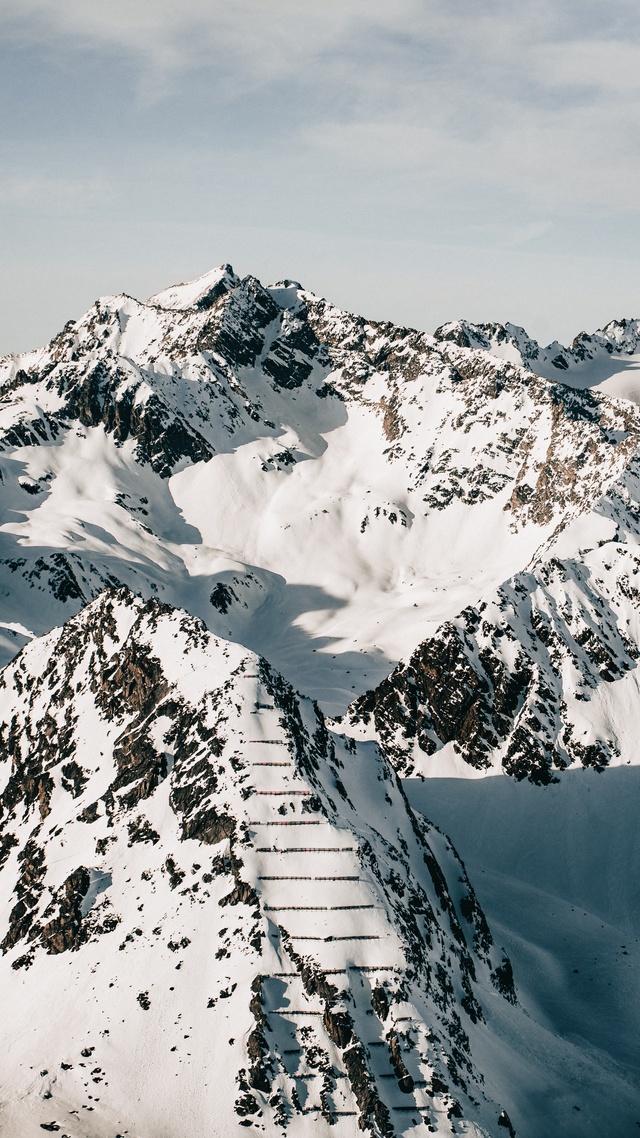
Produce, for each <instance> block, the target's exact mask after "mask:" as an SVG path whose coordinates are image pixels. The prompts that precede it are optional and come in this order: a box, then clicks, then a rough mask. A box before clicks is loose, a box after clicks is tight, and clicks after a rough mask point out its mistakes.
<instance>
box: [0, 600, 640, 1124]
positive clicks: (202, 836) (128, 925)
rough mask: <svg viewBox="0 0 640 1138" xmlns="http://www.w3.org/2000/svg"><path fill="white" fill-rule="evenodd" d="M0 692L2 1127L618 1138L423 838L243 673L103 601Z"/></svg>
mask: <svg viewBox="0 0 640 1138" xmlns="http://www.w3.org/2000/svg"><path fill="white" fill-rule="evenodd" d="M0 702H1V704H2V715H3V720H4V724H5V726H4V729H3V734H2V746H3V753H4V755H5V757H4V759H3V761H2V766H1V767H0V786H1V796H2V816H1V831H0V832H1V835H2V837H1V844H0V848H1V850H2V869H1V870H0V914H1V915H0V934H1V936H2V940H1V946H2V957H1V958H0V970H1V972H2V980H1V983H2V992H3V1017H2V1022H1V1025H0V1039H1V1044H2V1052H3V1056H4V1058H3V1063H2V1073H1V1076H0V1132H1V1133H2V1134H3V1136H4V1135H5V1134H6V1135H9V1134H11V1135H14V1136H16V1138H18V1136H19V1138H32V1136H34V1135H37V1134H41V1133H42V1130H48V1131H52V1132H59V1133H60V1134H61V1135H62V1134H66V1135H68V1138H113V1135H114V1134H116V1133H119V1134H121V1135H124V1134H139V1135H141V1136H142V1138H147V1136H149V1135H166V1136H167V1138H169V1136H171V1138H193V1135H194V1134H200V1133H207V1134H213V1135H216V1136H218V1135H219V1136H220V1138H227V1135H229V1134H231V1133H235V1132H236V1129H237V1128H238V1127H240V1126H242V1127H244V1128H247V1129H248V1128H251V1127H254V1128H255V1129H257V1130H259V1131H261V1132H263V1133H266V1134H272V1135H278V1136H280V1135H282V1134H291V1135H294V1136H295V1135H306V1134H308V1133H309V1127H310V1126H312V1128H313V1133H314V1134H315V1133H317V1134H327V1135H328V1134H333V1135H343V1136H345V1138H355V1135H356V1134H358V1133H361V1132H362V1131H363V1130H364V1131H365V1132H368V1133H370V1134H372V1135H374V1136H375V1135H378V1136H382V1135H384V1136H387V1138H391V1136H392V1135H394V1134H397V1135H400V1134H416V1135H421V1134H427V1133H430V1134H440V1135H449V1134H456V1133H457V1134H467V1135H469V1136H471V1135H476V1136H477V1138H480V1136H482V1135H485V1136H489V1138H499V1136H500V1135H501V1134H503V1133H504V1134H510V1133H511V1134H513V1133H514V1132H515V1133H516V1134H517V1135H518V1138H543V1136H548V1135H549V1134H550V1133H562V1134H563V1135H566V1136H567V1138H578V1135H582V1134H584V1133H585V1131H584V1125H585V1122H587V1123H588V1125H589V1127H590V1128H592V1132H594V1133H598V1134H600V1135H604V1134H612V1133H613V1131H612V1130H611V1129H610V1125H611V1119H612V1105H611V1104H612V1102H615V1119H616V1121H617V1124H619V1126H620V1129H619V1130H618V1131H617V1133H621V1134H622V1133H629V1132H631V1127H633V1126H634V1125H635V1119H636V1118H637V1117H638V1112H639V1108H640V1091H639V1088H638V1086H637V1085H636V1081H635V1079H634V1076H633V1073H632V1072H631V1071H630V1070H629V1069H627V1068H626V1067H625V1065H624V1063H620V1062H618V1063H615V1062H609V1063H608V1064H605V1065H603V1063H602V1055H601V1054H599V1053H597V1052H595V1051H594V1052H593V1053H589V1051H588V1050H586V1051H585V1049H584V1047H583V1046H582V1045H581V1044H580V1043H578V1044H576V1042H575V1041H572V1040H571V1039H570V1038H569V1039H562V1038H560V1037H559V1036H558V1035H557V1033H556V1032H555V1031H554V1030H552V1029H551V1027H550V1025H549V1023H548V1022H547V1017H545V1015H544V1014H542V1013H540V1009H537V1010H536V1009H535V1007H527V1008H526V1010H524V1009H523V1008H522V1006H521V1004H520V1002H519V997H518V995H517V992H516V991H515V990H514V988H513V983H512V975H511V967H510V964H509V962H508V960H507V958H506V957H505V956H504V954H503V952H502V951H501V950H499V949H497V948H496V947H495V946H494V944H493V942H492V936H491V932H490V930H489V927H488V925H487V923H486V920H485V918H484V916H483V913H482V910H481V909H480V907H479V905H478V904H477V901H476V898H475V894H474V892H473V889H472V888H471V885H470V883H469V880H468V878H467V875H466V872H465V870H464V867H463V865H462V863H461V862H460V860H459V859H458V857H457V855H456V853H455V851H454V850H453V848H452V846H451V844H450V843H449V841H448V840H447V839H446V838H444V836H443V835H442V834H441V833H440V832H439V831H437V830H436V829H434V828H433V827H432V826H430V825H429V824H428V823H426V822H425V821H423V820H421V819H420V818H419V817H418V816H416V815H415V814H414V813H413V812H412V810H411V808H410V807H409V805H408V802H407V800H406V798H405V797H404V794H403V792H402V790H401V788H400V785H399V784H398V782H397V780H396V778H395V776H394V775H393V772H392V771H391V769H390V767H389V766H388V765H387V764H386V763H385V761H384V760H383V759H381V758H380V756H379V754H378V752H377V750H376V748H375V747H373V746H371V745H356V744H355V743H353V742H352V741H351V740H349V739H345V737H344V736H340V735H336V734H334V733H330V732H329V731H327V728H326V725H325V723H324V720H323V718H322V715H321V714H320V713H319V711H318V710H317V707H315V706H314V705H313V704H312V703H311V702H310V701H309V700H305V699H300V698H299V697H297V696H296V695H295V694H294V692H293V690H292V689H291V687H290V686H289V685H288V684H287V683H286V682H285V681H283V680H282V679H281V678H280V677H279V675H278V674H277V673H276V672H274V671H273V670H272V669H271V668H270V667H269V665H268V664H267V663H266V662H265V661H264V660H261V659H260V658H258V657H256V656H254V655H253V654H251V653H248V652H247V651H246V650H244V649H241V648H239V647H237V646H235V645H232V644H229V643H228V642H225V641H222V640H219V639H218V638H216V637H214V636H213V635H212V634H211V633H209V632H208V631H207V630H206V629H205V628H204V626H203V625H202V624H201V623H200V622H199V621H196V620H194V619H193V618H192V617H190V616H188V615H187V614H186V613H184V612H180V611H179V610H172V609H170V608H169V607H168V606H163V605H160V604H159V603H158V602H156V601H149V602H144V601H142V600H141V599H137V598H134V597H132V596H131V594H129V593H127V592H125V591H118V592H111V593H109V592H108V593H105V594H103V595H102V596H101V597H99V598H98V599H97V600H96V601H94V602H93V603H92V604H91V605H90V606H89V607H88V608H86V609H84V610H83V611H82V612H81V613H80V614H79V615H78V616H76V617H73V618H71V619H70V620H69V622H68V623H67V624H66V625H65V626H64V627H63V628H62V629H57V630H54V631H53V632H52V633H50V634H49V635H48V636H46V637H44V638H43V639H41V640H37V641H35V642H34V643H32V644H31V645H29V646H27V647H26V648H25V649H24V651H23V652H22V653H21V654H20V655H19V656H18V658H17V659H16V660H15V662H14V663H13V664H11V665H9V666H8V667H7V668H6V669H5V671H4V673H3V678H2V688H1V690H0ZM527 1002H528V997H527ZM608 1127H609V1129H608Z"/></svg>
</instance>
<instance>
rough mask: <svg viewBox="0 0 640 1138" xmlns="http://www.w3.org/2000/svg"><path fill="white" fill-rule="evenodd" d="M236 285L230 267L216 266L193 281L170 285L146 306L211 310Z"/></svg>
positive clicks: (156, 294)
mask: <svg viewBox="0 0 640 1138" xmlns="http://www.w3.org/2000/svg"><path fill="white" fill-rule="evenodd" d="M238 284H240V277H238V276H237V275H236V274H235V273H234V271H233V268H232V267H231V265H218V267H217V268H215V269H210V270H209V272H208V273H203V275H202V276H201V277H196V278H195V280H192V281H186V282H184V283H183V284H176V285H170V286H169V288H165V289H163V290H162V291H161V292H157V293H155V295H154V296H150V297H149V299H148V301H147V304H151V305H154V307H156V308H172V309H175V310H176V311H178V312H181V311H185V310H186V309H189V308H199V309H205V308H211V306H212V304H214V303H215V301H216V300H218V298H219V297H221V296H224V294H225V292H230V291H231V289H233V288H235V287H236V286H237V285H238Z"/></svg>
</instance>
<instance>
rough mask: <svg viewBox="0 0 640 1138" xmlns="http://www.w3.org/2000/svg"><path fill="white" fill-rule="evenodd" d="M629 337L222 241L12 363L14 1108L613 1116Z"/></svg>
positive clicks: (7, 418) (1, 961) (634, 860)
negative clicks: (315, 285) (510, 313)
mask: <svg viewBox="0 0 640 1138" xmlns="http://www.w3.org/2000/svg"><path fill="white" fill-rule="evenodd" d="M639 367H640V321H637V320H618V321H612V322H610V323H609V324H607V325H606V326H605V327H604V328H603V329H602V330H600V331H598V332H596V333H594V334H593V335H588V334H587V333H581V334H580V335H579V336H578V337H576V339H575V340H574V342H573V344H572V345H571V346H570V347H569V348H564V347H563V346H562V345H560V344H557V343H554V344H552V345H550V346H548V347H546V348H542V347H541V346H539V345H538V344H537V343H535V341H533V340H532V339H531V338H530V337H529V336H528V335H527V333H526V332H525V331H524V330H523V329H521V328H518V327H516V326H514V325H510V324H506V325H499V324H481V325H478V324H475V325H474V324H470V323H467V322H464V321H457V322H453V323H449V324H446V325H443V326H442V327H441V328H439V329H437V331H436V332H435V333H434V334H433V335H428V334H426V333H424V332H420V331H416V330H414V329H409V328H403V327H398V326H396V325H393V324H390V323H386V322H375V321H368V320H366V319H364V318H362V317H360V316H357V315H354V314H351V313H348V312H345V311H342V310H341V309H338V308H336V307H335V306H334V305H332V304H331V303H330V302H328V301H327V300H324V299H322V298H319V297H317V296H315V295H314V294H313V293H311V292H308V291H306V290H305V289H303V288H302V287H301V286H300V285H299V284H297V283H296V282H293V281H290V280H282V281H279V282H277V283H276V284H274V285H273V286H270V287H264V286H263V285H262V284H261V283H260V282H259V281H258V280H257V279H255V278H254V277H246V278H244V279H240V278H239V277H238V276H237V275H236V274H235V273H234V272H233V270H232V268H231V267H230V266H229V265H224V266H221V267H220V268H217V269H214V270H212V271H211V272H210V273H207V274H206V275H205V276H204V277H201V278H199V279H198V280H196V281H193V282H190V283H188V284H181V285H176V286H172V287H170V288H168V289H166V290H164V291H163V292H161V293H158V294H157V295H156V296H153V297H151V298H150V299H149V300H148V301H146V302H145V303H142V302H139V301H137V300H135V299H133V298H131V297H128V296H115V297H103V298H101V299H100V300H98V301H96V303H95V305H93V306H92V308H91V309H90V310H89V311H88V312H87V313H86V314H85V315H84V316H82V317H81V318H80V319H79V320H77V321H69V322H68V323H67V324H66V325H65V327H64V328H63V330H62V331H61V332H60V334H59V335H58V336H56V337H55V338H54V339H53V340H52V341H51V343H50V344H48V345H46V346H45V347H43V348H40V349H37V350H35V351H33V352H30V353H26V354H23V355H20V356H12V357H5V358H4V359H2V360H0V481H1V497H0V503H1V505H0V648H1V652H2V663H3V664H4V670H3V672H2V673H1V675H0V699H1V700H2V704H3V713H2V718H1V722H0V728H1V731H0V740H1V744H2V750H1V751H0V803H1V805H0V945H1V950H2V957H1V958H0V968H1V969H2V975H3V979H2V991H3V1007H4V1008H5V1009H6V1011H5V1016H4V1017H3V1019H4V1027H3V1028H1V1029H0V1032H1V1038H2V1044H3V1053H4V1056H5V1058H4V1061H3V1064H2V1067H3V1070H2V1071H1V1072H0V1133H1V1134H3V1135H4V1134H7V1135H12V1138H32V1135H35V1134H40V1133H41V1132H42V1131H43V1130H44V1131H51V1132H59V1133H60V1135H61V1138H64V1135H66V1136H67V1138H116V1136H118V1135H119V1136H120V1138H123V1136H124V1135H127V1136H133V1135H135V1136H136V1138H193V1136H194V1135H195V1134H212V1135H220V1136H224V1138H226V1136H227V1135H230V1134H234V1133H236V1132H237V1128H238V1127H240V1126H242V1127H243V1128H245V1129H247V1130H248V1129H251V1128H253V1129H255V1130H259V1131H261V1132H264V1133H265V1134H266V1135H274V1136H276V1135H277V1136H278V1138H280V1136H282V1135H284V1136H285V1138H286V1135H291V1136H292V1138H295V1136H296V1135H302V1134H307V1133H310V1132H313V1133H316V1132H317V1133H318V1134H319V1135H320V1134H327V1135H328V1134H335V1135H336V1138H340V1136H341V1135H342V1136H344V1138H352V1136H355V1135H356V1134H358V1133H361V1132H363V1131H365V1132H369V1133H370V1134H371V1135H373V1136H374V1138H379V1136H384V1138H390V1136H392V1135H396V1134H397V1135H405V1134H406V1135H409V1134H415V1135H416V1136H418V1135H422V1134H427V1133H434V1134H441V1135H445V1134H447V1135H448V1134H452V1133H454V1134H455V1133H458V1134H466V1135H469V1136H475V1138H483V1136H484V1138H501V1136H502V1135H512V1136H513V1135H515V1134H517V1135H518V1138H548V1136H549V1135H550V1134H562V1135H563V1136H565V1135H566V1136H567V1138H574V1136H575V1138H579V1136H580V1138H581V1136H583V1135H588V1134H594V1135H598V1138H614V1136H617V1135H627V1134H629V1135H631V1134H633V1133H636V1132H637V1128H638V1126H640V1082H639V1079H638V1059H639V1058H640V1055H639V1054H638V1045H637V1042H636V1040H637V1034H638V1028H639V1027H640V1008H638V1001H637V995H636V992H637V987H636V986H635V981H636V980H637V979H638V972H639V970H640V951H639V948H638V940H637V936H636V934H638V923H639V922H638V918H637V912H638V909H637V906H636V902H637V901H640V897H637V893H638V887H637V884H636V881H637V880H638V873H637V871H638V869H640V864H639V863H640V858H639V856H638V855H639V851H638V849H637V840H636V836H635V827H634V818H635V811H636V810H637V806H638V790H637V785H636V780H635V772H636V771H637V766H638V764H637V749H636V740H637V735H638V732H637V722H638V708H639V707H640V693H639V692H638V681H637V660H638V657H639V656H640V578H639V576H638V575H639V570H640V458H639V449H638V448H639V445H640V409H639V405H640V371H639V370H638V368H639ZM446 834H450V835H451V836H450V837H447V836H446ZM452 839H453V840H452ZM454 842H455V845H454ZM461 855H462V856H461ZM525 855H526V856H525ZM463 858H464V861H463V860H462V859H463ZM465 863H466V866H467V867H466V868H465ZM621 938H624V940H623V941H621ZM587 963H588V966H589V967H588V968H587V969H586V971H585V965H586V964H587ZM587 971H590V972H591V973H593V975H587V974H586V972H587Z"/></svg>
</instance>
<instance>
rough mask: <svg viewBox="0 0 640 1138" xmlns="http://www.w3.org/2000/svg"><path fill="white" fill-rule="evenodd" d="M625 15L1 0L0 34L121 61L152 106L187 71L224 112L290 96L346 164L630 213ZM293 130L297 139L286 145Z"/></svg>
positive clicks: (311, 137)
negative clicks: (270, 92) (251, 96)
mask: <svg viewBox="0 0 640 1138" xmlns="http://www.w3.org/2000/svg"><path fill="white" fill-rule="evenodd" d="M632 12H633V8H632V6H631V5H629V4H626V3H620V2H616V0H613V3H611V4H608V5H607V13H608V19H607V21H606V22H605V21H603V20H602V18H601V16H602V7H601V6H600V5H591V6H589V5H588V4H587V5H585V4H574V3H566V2H565V3H564V4H563V3H560V4H551V3H546V2H540V0H539V2H537V3H534V4H530V5H522V6H513V5H512V4H505V3H486V4H484V5H482V7H481V10H480V11H478V5H477V4H475V3H474V4H471V3H469V2H464V0H463V2H462V3H459V4H457V5H455V7H454V6H452V5H451V4H449V3H444V2H436V0H393V3H390V2H386V0H385V2H377V3H373V4H372V3H371V2H370V0H349V3H347V4H345V3H338V2H336V0H325V3H323V4H322V5H321V6H319V5H307V4H302V3H300V2H299V0H281V2H280V3H278V5H273V4H270V3H267V2H265V0H234V3H233V4H227V3H216V2H214V3H206V2H204V0H183V2H182V3H181V4H180V5H176V4H174V3H172V2H169V0H154V2H151V0H137V2H136V3H135V4H131V3H130V2H128V0H112V2H111V3H110V4H109V5H102V4H98V3H97V2H91V0H90V2H88V3H87V2H86V0H58V2H57V3H56V4H55V5H51V4H50V3H49V2H48V0H5V4H4V5H3V13H2V17H1V18H2V21H3V24H4V28H5V32H6V33H7V34H9V33H11V34H12V35H13V36H15V37H19V38H21V40H22V42H25V41H26V40H28V39H29V38H31V39H32V40H33V41H38V42H40V43H43V42H49V43H51V44H54V45H55V47H56V50H58V51H59V50H74V49H76V50H82V49H86V48H87V47H88V46H90V47H91V48H92V49H94V50H95V49H102V50H105V51H111V52H113V51H116V52H119V53H122V54H123V55H125V56H127V57H128V58H129V59H130V60H132V62H133V63H134V64H135V66H136V68H137V70H138V83H139V84H140V85H141V89H142V90H144V92H145V93H146V96H147V97H148V96H149V95H150V94H152V96H153V97H154V98H156V99H161V98H162V97H163V96H164V95H167V94H168V93H170V92H172V91H174V90H175V88H176V85H178V86H179V85H181V84H188V83H189V82H190V81H191V77H192V76H193V73H194V71H206V73H207V80H208V82H209V83H210V84H211V86H212V88H213V89H214V90H215V92H216V96H217V97H218V98H220V99H222V100H225V99H226V100H232V99H233V98H238V97H240V96H241V95H246V94H247V93H249V92H256V91H260V90H265V89H268V88H269V87H272V86H273V85H276V84H287V85H289V86H290V87H291V90H292V94H295V96H296V97H297V98H299V99H301V100H303V101H305V103H306V105H307V106H308V122H307V124H306V129H305V130H304V131H303V132H302V135H301V141H303V142H304V143H305V144H306V145H307V146H309V147H311V148H317V150H318V152H319V153H321V154H324V155H326V154H327V153H332V154H333V155H334V156H335V158H336V159H337V160H339V161H341V162H348V163H349V164H350V165H358V164H360V165H363V166H365V167H368V168H370V169H371V168H374V169H377V168H380V169H383V168H384V167H385V166H386V165H388V164H389V163H392V164H394V165H395V166H396V167H397V168H398V169H399V170H407V171H421V172H422V173H423V174H424V176H425V177H430V178H433V179H435V180H436V181H437V183H439V184H441V183H442V182H443V181H446V180H447V179H452V180H459V179H460V178H463V177H468V178H472V179H473V180H474V181H476V182H478V183H479V184H481V185H483V186H491V185H499V186H500V187H501V188H503V189H504V188H506V189H508V190H509V191H511V192H514V193H521V194H522V195H523V196H524V197H525V198H527V199H532V200H534V201H537V202H540V203H541V204H542V203H544V205H545V206H546V205H549V204H552V203H554V202H556V203H558V204H559V205H565V204H568V203H570V202H575V201H578V202H583V203H594V204H606V203H610V202H611V201H612V200H614V201H615V202H616V203H618V204H619V205H620V206H623V207H633V205H634V203H635V198H636V194H637V189H636V187H637V181H638V176H639V175H640V155H639V153H638V148H637V147H636V146H635V145H634V144H633V139H634V137H636V136H637V134H638V131H639V130H640V35H639V33H638V29H637V26H636V22H635V19H634V20H632V19H631V16H632ZM293 133H294V134H295V130H294V132H293Z"/></svg>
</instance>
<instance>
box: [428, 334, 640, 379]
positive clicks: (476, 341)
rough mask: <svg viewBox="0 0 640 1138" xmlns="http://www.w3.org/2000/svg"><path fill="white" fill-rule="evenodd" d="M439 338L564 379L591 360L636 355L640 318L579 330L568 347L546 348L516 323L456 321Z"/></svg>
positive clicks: (639, 346) (436, 336)
mask: <svg viewBox="0 0 640 1138" xmlns="http://www.w3.org/2000/svg"><path fill="white" fill-rule="evenodd" d="M434 337H435V339H436V340H442V341H444V342H446V343H452V344H457V345H458V347H460V348H474V349H476V348H477V349H480V350H481V351H485V352H490V353H491V354H492V355H495V356H498V357H502V358H508V359H511V361H512V362H513V363H517V364H521V365H522V367H525V368H528V369H530V370H531V371H533V372H536V373H537V374H541V375H548V376H554V377H556V378H558V379H559V380H562V375H563V372H564V373H567V372H569V371H573V370H578V371H579V369H580V367H581V366H582V364H584V363H587V362H589V361H591V360H603V359H605V360H606V359H607V357H611V356H621V357H624V356H635V355H637V354H638V352H639V351H640V320H610V321H609V323H608V324H605V326H604V328H602V329H600V330H599V331H598V332H593V333H592V334H589V333H588V332H580V333H579V334H578V335H577V336H576V337H575V339H574V340H573V341H572V343H571V345H570V346H569V347H568V348H565V347H564V345H563V344H560V343H559V342H558V341H557V340H555V341H554V342H553V343H551V344H548V345H547V347H545V348H543V347H542V346H541V345H540V344H538V343H537V341H536V340H533V339H532V338H531V337H530V336H529V335H528V334H527V333H526V332H525V330H524V328H519V327H518V326H517V325H516V324H494V323H486V324H472V323H469V322H468V321H466V320H453V321H450V322H449V323H447V324H442V325H441V327H440V328H438V329H437V330H436V332H435V333H434Z"/></svg>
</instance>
